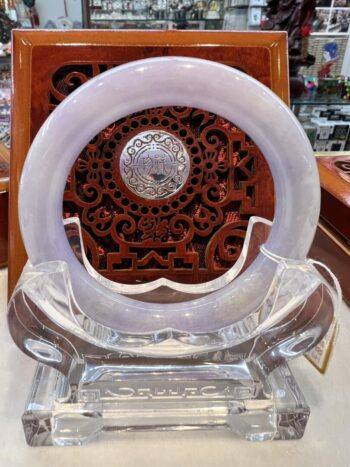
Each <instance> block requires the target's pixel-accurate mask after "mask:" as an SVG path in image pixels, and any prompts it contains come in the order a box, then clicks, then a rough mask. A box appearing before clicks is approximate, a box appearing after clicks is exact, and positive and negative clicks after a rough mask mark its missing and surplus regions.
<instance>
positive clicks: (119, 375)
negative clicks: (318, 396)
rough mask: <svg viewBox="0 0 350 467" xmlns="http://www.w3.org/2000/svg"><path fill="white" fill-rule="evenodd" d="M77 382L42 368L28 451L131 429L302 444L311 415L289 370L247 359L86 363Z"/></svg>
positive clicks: (30, 408) (28, 426) (28, 419)
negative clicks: (220, 432)
mask: <svg viewBox="0 0 350 467" xmlns="http://www.w3.org/2000/svg"><path fill="white" fill-rule="evenodd" d="M77 381H78V382H77V384H74V383H72V382H69V380H68V379H67V378H66V377H64V376H62V375H61V374H60V373H58V372H57V371H56V370H54V369H52V368H50V367H47V366H45V365H43V364H39V365H38V367H37V370H36V374H35V377H34V381H33V385H32V389H31V393H30V396H29V400H28V402H27V406H26V410H25V413H24V414H23V425H24V431H25V436H26V440H27V443H28V444H29V445H31V446H43V445H52V444H53V445H59V446H68V445H80V444H84V443H86V442H88V441H91V439H92V438H94V437H96V436H98V435H102V434H103V433H104V432H107V431H126V430H128V431H129V430H188V429H227V430H230V431H231V432H232V433H233V435H234V436H236V437H239V438H242V439H247V440H250V441H262V440H275V439H298V438H301V437H302V436H303V433H304V430H305V426H306V423H307V420H308V417H309V413H310V411H309V408H308V406H307V405H306V403H305V400H304V397H303V395H302V394H301V392H300V390H299V388H298V386H297V384H296V382H295V379H294V377H293V375H292V374H291V372H290V370H289V367H288V366H287V365H282V366H280V367H278V368H277V369H275V370H274V371H273V372H272V373H270V375H269V376H267V377H264V376H263V374H262V372H261V371H260V370H259V367H258V366H257V365H255V364H252V363H249V364H248V363H246V362H244V361H237V362H236V363H229V364H222V363H220V364H216V363H209V364H208V363H206V364H203V363H202V364H193V365H188V364H187V365H181V364H177V365H157V366H154V365H153V366H151V365H142V364H140V365H120V364H118V365H114V364H113V365H112V364H110V365H109V364H105V365H100V364H96V363H95V364H92V363H90V364H89V363H87V364H86V365H85V367H84V368H83V369H82V371H81V373H80V374H79V377H78V379H77Z"/></svg>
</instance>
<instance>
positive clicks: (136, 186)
mask: <svg viewBox="0 0 350 467" xmlns="http://www.w3.org/2000/svg"><path fill="white" fill-rule="evenodd" d="M189 172H190V158H189V156H188V153H187V151H186V149H185V147H184V145H183V144H182V142H181V141H180V140H179V139H178V138H176V137H175V136H174V135H172V134H170V133H167V132H166V131H158V130H149V131H143V132H142V133H138V134H137V135H136V136H134V137H133V138H132V139H131V140H130V141H128V143H127V144H126V145H125V147H124V149H123V151H122V154H121V156H120V173H121V177H122V179H123V181H124V183H125V185H126V186H127V187H128V188H129V190H130V191H132V192H133V193H135V194H136V195H138V196H141V197H142V198H146V199H164V198H168V197H169V196H172V195H173V194H174V193H177V192H178V191H179V190H181V188H182V187H183V186H184V184H185V183H186V180H187V178H188V175H189Z"/></svg>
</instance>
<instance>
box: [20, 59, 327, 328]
mask: <svg viewBox="0 0 350 467" xmlns="http://www.w3.org/2000/svg"><path fill="white" fill-rule="evenodd" d="M160 106H186V107H194V108H200V109H204V110H206V111H209V112H212V113H215V114H217V115H220V116H221V117H223V118H225V119H227V120H229V121H231V122H234V124H235V125H237V126H238V127H239V128H241V130H243V131H244V132H245V133H247V134H248V135H249V136H250V137H251V138H252V139H253V141H254V142H255V144H256V145H257V146H258V147H259V148H260V150H261V151H262V153H263V155H264V157H265V158H266V160H267V162H268V165H269V167H270V169H271V172H272V176H273V180H274V187H275V199H276V203H275V218H274V221H273V225H272V228H271V232H270V235H269V237H268V240H267V242H266V247H267V249H268V250H269V251H271V252H273V253H274V254H276V255H279V256H282V257H288V258H294V259H304V258H305V257H306V254H307V252H308V250H309V247H310V245H311V242H312V239H313V236H314V232H315V229H316V225H317V219H318V216H319V204H320V189H319V179H318V173H317V167H316V162H315V158H314V154H313V151H312V148H311V146H310V144H309V141H308V139H307V137H306V135H305V133H304V131H303V129H302V127H301V125H300V124H299V123H298V121H297V119H296V118H295V117H294V115H293V114H292V112H291V111H290V109H289V108H288V107H287V106H286V105H285V104H284V103H283V102H282V101H281V100H280V99H279V98H278V97H277V96H276V95H275V94H274V93H273V92H272V91H271V90H269V89H268V88H267V87H266V86H264V85H262V84H261V83H259V82H258V81H256V80H254V79H253V78H251V77H249V76H247V75H246V74H244V73H242V72H240V71H238V70H236V69H233V68H230V67H228V66H225V65H222V64H219V63H216V62H211V61H207V60H201V59H195V58H185V57H159V58H152V59H146V60H140V61H135V62H130V63H128V64H125V65H121V66H118V67H116V68H113V69H112V70H109V71H107V72H105V73H102V74H101V75H99V76H97V77H95V78H93V79H91V80H90V81H88V82H87V83H86V84H84V85H82V86H81V87H79V88H78V89H77V90H76V91H75V92H73V93H72V94H71V95H70V96H68V97H67V98H66V99H65V100H64V101H63V102H62V103H61V104H60V105H59V106H58V107H57V108H56V109H55V110H54V112H52V114H51V115H50V116H49V118H48V119H47V120H46V121H45V123H44V124H43V126H42V127H41V129H40V131H39V132H38V134H37V136H36V137H35V139H34V141H33V144H32V146H31V148H30V150H29V153H28V155H27V158H26V161H25V164H24V168H23V171H22V177H21V182H20V191H19V219H20V226H21V232H22V237H23V241H24V244H25V247H26V250H27V253H28V257H29V259H30V261H31V262H32V263H33V264H34V265H36V264H39V263H42V262H46V261H56V260H62V261H65V262H67V264H68V266H69V271H70V274H71V281H72V287H73V293H74V298H75V300H76V303H77V305H78V306H79V307H80V308H81V310H82V311H83V313H84V314H85V315H87V316H89V317H90V318H92V319H94V320H95V321H97V322H99V323H101V324H103V325H105V326H108V327H112V328H113V329H116V330H119V331H120V332H126V333H131V334H132V333H134V334H145V333H150V332H155V331H158V330H164V329H167V330H169V329H176V330H180V331H183V332H209V331H213V330H218V329H221V328H223V327H225V326H227V325H229V324H232V323H234V322H237V321H238V320H240V319H242V318H244V317H246V316H248V315H249V314H250V313H252V312H254V311H255V310H256V308H257V306H259V305H260V304H261V302H262V301H263V299H264V297H265V296H266V294H267V291H268V289H269V287H270V285H271V281H272V278H273V275H274V272H275V268H276V264H275V263H274V262H273V261H270V260H269V259H268V258H266V257H264V256H263V255H262V254H259V255H258V256H257V258H256V259H255V260H254V261H253V263H252V264H251V265H250V266H249V268H248V269H247V270H246V271H245V272H243V273H242V274H241V275H240V276H239V277H237V278H236V279H235V280H233V281H232V282H231V283H230V284H228V285H226V286H225V287H223V288H222V289H220V290H217V291H215V292H212V293H209V294H208V295H205V296H203V297H201V298H198V299H195V300H189V301H186V302H181V303H164V304H159V303H148V302H141V301H139V300H135V299H131V298H128V297H126V296H123V295H120V294H118V293H116V292H114V291H113V290H111V289H109V288H108V287H106V286H104V285H102V284H101V283H100V282H98V281H97V280H96V279H95V278H93V277H92V276H91V275H90V274H89V273H88V272H87V271H86V269H85V268H84V267H83V266H82V265H81V264H80V263H79V261H78V259H77V258H76V257H75V255H74V253H73V252H72V249H71V247H70V245H69V243H68V240H67V238H66V235H65V231H64V227H63V222H62V200H63V194H64V189H65V184H66V179H67V176H68V174H69V172H70V170H71V167H72V166H73V164H74V162H75V160H76V158H77V157H78V155H79V154H80V153H81V151H82V150H83V148H84V147H85V146H86V144H87V143H88V142H89V141H90V140H91V139H92V138H93V137H94V136H95V135H96V134H97V133H98V132H100V131H101V130H103V129H104V128H105V127H106V126H108V125H110V124H111V123H112V122H114V121H116V120H119V119H120V118H122V117H124V116H126V115H129V114H131V113H134V112H138V111H141V110H144V109H148V108H153V107H160ZM164 300H165V301H166V296H165V297H164Z"/></svg>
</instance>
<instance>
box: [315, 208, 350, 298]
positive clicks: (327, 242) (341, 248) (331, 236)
mask: <svg viewBox="0 0 350 467" xmlns="http://www.w3.org/2000/svg"><path fill="white" fill-rule="evenodd" d="M348 220H349V217H348ZM309 256H310V257H311V258H313V259H316V260H318V261H321V262H322V263H324V264H326V265H327V266H328V267H329V268H330V269H331V270H332V271H333V273H334V274H335V275H336V277H337V279H338V280H339V283H340V286H341V289H342V293H343V298H344V299H345V300H346V301H347V302H348V303H350V281H349V271H350V245H349V243H347V242H346V241H345V240H344V238H343V237H342V236H341V235H339V234H338V233H337V231H336V230H335V229H334V228H333V227H332V226H331V225H330V224H328V223H327V222H325V221H324V220H320V222H319V224H318V227H317V231H316V235H315V239H314V242H313V244H312V246H311V249H310V252H309ZM327 279H329V277H327Z"/></svg>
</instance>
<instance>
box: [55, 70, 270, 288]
mask: <svg viewBox="0 0 350 467" xmlns="http://www.w3.org/2000/svg"><path fill="white" fill-rule="evenodd" d="M111 66H112V65H108V66H107V65H103V66H102V65H69V66H66V67H63V68H60V69H59V70H57V72H56V73H55V75H54V76H53V79H52V85H51V90H50V103H51V107H50V108H51V110H52V109H53V108H55V106H56V105H57V104H58V103H59V102H60V101H62V100H63V99H64V98H65V97H66V96H67V95H68V94H69V93H70V92H72V91H73V90H74V89H76V88H77V87H78V86H79V85H81V84H83V83H84V82H86V81H87V80H88V79H90V78H91V77H93V76H95V75H97V74H98V73H101V72H102V71H105V70H106V69H107V68H110V67H111ZM146 131H151V132H154V133H153V134H156V133H159V132H164V133H165V134H169V135H170V138H173V141H176V140H178V141H179V142H181V144H182V145H183V147H184V149H185V151H186V154H187V155H188V159H189V160H188V162H189V163H188V164H187V165H186V164H185V166H186V168H185V167H183V168H182V169H181V170H188V173H187V174H186V176H184V173H182V174H181V177H180V179H181V180H180V179H179V178H176V177H177V176H178V175H179V174H177V173H176V170H177V169H176V170H175V172H174V170H173V168H171V170H173V172H172V173H173V175H174V177H175V180H177V181H178V185H176V186H173V188H172V189H171V190H169V189H168V190H167V192H166V193H165V194H164V193H163V192H162V194H161V195H159V196H157V195H155V194H154V193H153V192H152V183H151V182H150V185H149V186H148V193H149V194H150V196H142V193H138V191H137V188H136V186H137V180H135V177H134V176H133V175H134V174H131V176H130V177H128V176H126V175H125V172H124V173H123V172H121V168H123V167H124V168H125V167H126V165H125V160H123V159H122V160H121V157H124V156H122V153H123V151H124V155H125V151H126V150H127V148H128V147H133V144H134V142H135V141H136V140H137V138H136V139H135V137H136V136H137V135H140V134H141V133H142V135H144V132H146ZM128 145H129V146H128ZM130 145H131V146H130ZM163 162H164V160H163ZM168 162H169V161H168ZM173 162H174V161H173ZM128 163H130V160H129V162H128ZM123 164H124V165H123ZM150 164H151V165H152V167H153V168H154V161H153V162H152V163H151V162H150V161H149V160H146V159H145V160H143V162H142V170H141V172H140V171H139V172H138V173H139V174H140V173H142V174H143V175H142V176H145V177H146V178H147V177H148V180H149V176H150V174H151V173H152V174H153V176H155V177H156V178H157V177H158V178H159V177H160V178H162V177H163V178H164V177H165V176H166V174H169V173H170V172H169V170H170V165H171V164H170V165H168V169H164V164H163V166H162V165H161V164H159V163H158V162H157V164H156V165H157V170H153V169H152V170H153V172H152V170H151V168H150V167H151V165H150ZM161 167H163V168H161ZM171 167H173V166H171ZM176 167H177V168H178V167H179V165H177V166H176ZM128 173H129V172H128ZM122 174H123V175H122ZM129 174H130V173H129ZM154 174H155V175H154ZM174 177H173V178H174ZM170 178H171V177H170ZM171 186H172V185H171ZM153 188H154V186H153ZM168 188H169V187H168ZM141 191H142V190H141ZM146 191H147V189H146ZM152 193H153V194H152ZM63 210H64V216H65V217H68V216H72V215H77V216H79V217H80V219H81V222H82V226H83V237H84V243H85V248H86V252H87V256H88V258H89V261H90V262H91V264H92V265H93V267H94V268H95V269H96V270H98V271H99V272H100V273H101V274H102V275H104V276H105V277H108V278H109V279H112V280H115V281H118V282H124V283H137V282H140V281H150V280H154V279H156V278H159V277H168V278H170V279H173V280H178V281H182V282H203V281H205V280H210V279H213V278H215V277H217V276H219V275H221V274H222V273H223V272H225V271H226V270H227V269H228V268H229V267H231V266H232V265H233V264H234V263H235V261H236V260H237V259H238V257H239V255H240V252H241V248H242V245H243V241H244V237H245V234H246V227H247V223H248V220H249V217H250V216H251V215H260V216H264V217H267V218H272V216H273V188H272V178H271V174H270V172H269V169H268V167H267V165H266V162H265V160H264V158H263V156H262V155H261V153H260V151H259V150H258V148H257V147H256V145H255V144H254V143H253V142H252V141H251V139H250V138H249V137H248V136H247V135H246V134H244V133H243V132H242V131H241V130H240V129H239V128H237V127H236V126H235V125H234V124H233V123H230V122H228V121H227V120H225V119H223V118H221V117H220V116H217V115H213V114H211V113H209V112H206V111H204V110H200V109H193V108H179V107H170V108H155V109H148V110H145V111H142V112H138V113H135V114H132V115H129V116H127V117H125V118H123V119H121V120H119V121H117V122H113V123H111V125H110V126H109V127H108V128H105V129H104V130H103V131H102V132H101V133H99V134H98V135H96V137H95V138H94V139H93V140H92V141H90V143H89V144H88V145H87V146H86V147H85V149H84V150H83V151H82V153H81V154H80V156H79V158H78V159H77V161H76V163H75V166H74V167H73V168H72V171H71V174H70V177H69V179H68V180H67V186H66V192H65V197H64V206H63Z"/></svg>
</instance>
